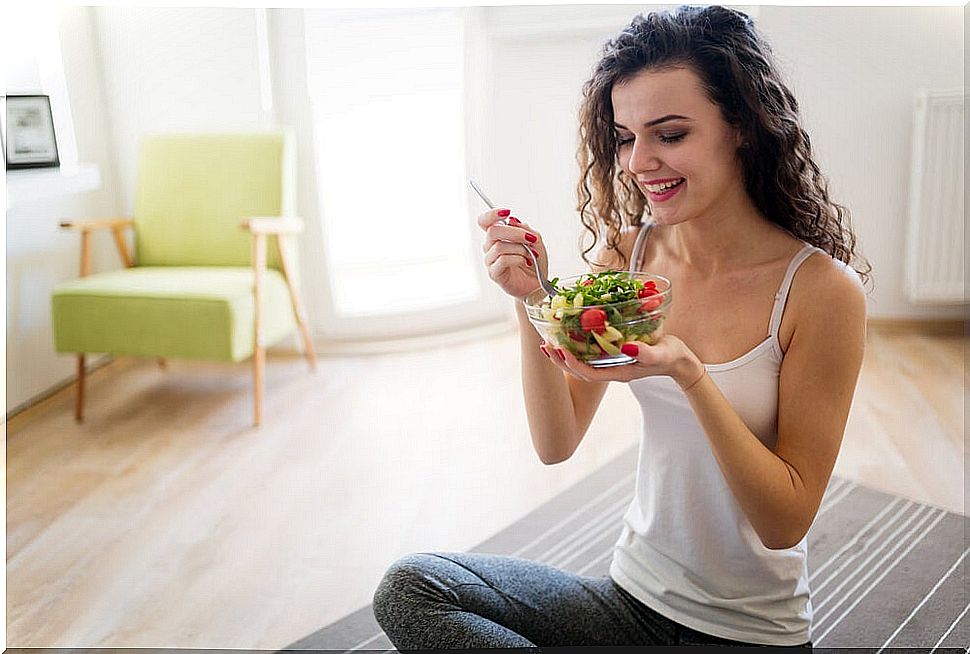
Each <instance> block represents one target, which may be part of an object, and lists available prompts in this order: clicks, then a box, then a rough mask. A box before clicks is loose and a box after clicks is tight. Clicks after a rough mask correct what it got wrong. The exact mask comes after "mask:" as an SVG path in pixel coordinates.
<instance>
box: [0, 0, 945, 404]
mask: <svg viewBox="0 0 970 654" xmlns="http://www.w3.org/2000/svg"><path fill="white" fill-rule="evenodd" d="M649 8H650V7H648V6H635V5H628V6H509V7H489V8H486V9H485V11H484V22H485V24H486V25H487V26H488V29H489V34H490V36H489V38H488V40H487V45H488V48H489V52H490V54H489V55H488V61H487V70H488V80H487V83H486V89H487V91H486V94H485V97H486V98H487V99H488V102H487V103H486V104H485V105H484V106H483V107H477V108H476V109H481V110H482V111H483V116H484V118H485V120H484V123H483V124H484V126H485V127H484V129H483V133H482V139H483V140H484V141H485V142H484V143H483V145H482V148H481V155H482V162H481V168H480V169H479V170H476V171H474V172H475V174H476V175H477V176H478V178H479V181H480V182H482V184H483V185H484V186H485V188H486V190H487V191H488V192H489V194H490V195H492V196H493V200H495V201H496V202H499V203H501V204H504V205H508V206H511V207H512V208H514V209H515V210H516V213H517V214H518V215H519V216H520V217H521V218H522V219H523V220H527V221H529V222H531V223H533V224H534V225H535V226H536V227H537V228H538V229H541V230H542V232H543V234H544V236H545V237H546V240H547V243H549V245H550V249H551V251H552V271H553V274H566V273H568V272H572V271H576V270H578V269H579V268H580V265H581V260H580V258H579V254H578V251H577V239H578V237H579V234H580V232H581V229H580V228H579V226H578V220H577V218H576V213H575V190H574V186H575V181H576V176H577V172H578V169H577V166H576V163H575V143H576V125H575V117H576V107H577V103H578V100H579V91H580V86H581V84H582V82H583V81H584V80H585V78H586V76H587V74H588V72H589V70H590V68H591V66H592V64H593V62H594V60H595V57H596V53H597V50H598V48H599V46H600V44H601V43H602V41H603V40H604V39H606V38H607V37H609V36H610V35H611V34H612V33H613V32H614V31H615V30H616V29H618V28H619V27H621V26H622V25H624V24H625V23H626V22H628V20H629V19H630V18H631V17H632V16H633V15H634V14H635V13H636V12H637V11H640V10H649ZM750 11H751V13H752V14H753V15H754V17H755V20H756V22H757V24H758V25H759V26H760V27H761V28H762V29H763V30H764V31H765V33H766V34H767V36H768V38H769V40H770V41H771V42H772V43H773V44H774V46H775V49H776V51H777V53H778V55H779V56H780V59H781V60H782V64H783V69H784V70H786V71H787V72H788V74H789V79H790V80H791V82H792V86H793V88H794V90H795V92H796V95H797V96H798V98H799V100H800V103H801V105H802V110H803V115H804V118H805V124H806V126H807V128H808V130H809V132H810V136H811V138H812V142H813V144H814V146H815V149H816V152H817V157H818V162H819V163H820V165H821V167H822V169H823V171H824V172H825V173H826V174H827V175H828V177H829V178H830V180H831V182H832V190H833V192H834V196H835V198H836V199H837V201H840V202H841V203H843V204H845V205H847V206H848V207H849V209H850V211H851V213H852V216H853V225H854V227H855V230H856V233H857V234H858V237H859V242H860V244H861V249H862V251H863V253H864V254H865V255H866V256H868V257H869V259H870V261H871V262H872V264H873V267H874V279H875V290H874V292H873V294H872V296H871V298H870V302H871V304H870V315H871V316H872V317H874V318H943V319H946V318H955V317H963V315H964V307H939V306H925V307H924V306H916V305H913V304H911V303H909V302H908V301H907V300H906V299H905V297H904V295H903V292H902V280H901V278H900V271H901V268H902V256H903V235H904V233H905V218H906V216H905V207H906V192H907V188H908V170H909V169H908V165H909V164H908V158H909V139H910V136H911V129H912V127H911V98H912V95H913V93H914V92H915V91H916V89H917V88H918V87H920V86H924V85H926V86H933V87H936V86H944V87H950V86H959V85H961V84H962V83H963V63H962V62H963V21H962V20H961V18H962V16H961V13H960V12H962V8H958V7H926V8H917V7H858V8H841V7H772V6H762V7H756V8H751V9H750ZM65 16H66V18H65V20H64V23H63V24H62V26H61V38H62V51H63V59H64V64H65V67H66V74H67V84H68V89H69V93H70V105H71V111H72V114H73V118H74V123H75V128H76V132H77V147H78V154H79V158H80V160H81V161H90V162H94V163H97V164H98V165H99V167H100V171H101V176H102V178H103V185H102V188H101V189H100V190H97V191H95V192H91V193H87V194H84V195H80V196H64V197H61V198H59V199H57V200H55V201H50V202H45V203H40V204H36V205H35V206H31V207H27V206H25V207H22V208H19V209H17V210H14V211H8V213H7V229H8V234H7V256H8V259H7V319H8V329H7V352H8V355H7V356H8V367H7V370H8V390H7V406H8V408H11V407H15V406H17V405H18V404H20V403H22V402H24V401H26V400H27V399H29V398H30V397H32V396H34V395H36V394H38V393H40V392H42V391H43V390H44V389H45V388H49V387H50V386H52V385H54V384H56V383H58V382H59V381H61V380H63V379H65V378H67V377H69V376H70V374H71V373H72V372H73V362H72V359H71V358H69V357H58V356H56V355H55V354H54V353H53V348H52V344H51V339H50V326H49V321H50V317H49V291H50V288H52V287H53V285H55V284H56V283H58V282H59V281H62V280H64V279H69V278H71V277H73V276H75V275H76V271H77V267H78V239H77V236H76V235H73V234H65V233H60V232H58V231H57V230H56V227H55V226H56V222H57V220H58V219H60V218H66V217H84V216H109V215H125V214H130V212H131V211H132V209H133V205H134V180H135V165H134V164H135V160H136V152H137V143H138V138H139V136H140V135H141V134H144V133H148V132H153V131H169V130H201V129H234V128H240V127H253V126H264V125H272V124H274V122H276V121H279V122H281V123H285V124H290V125H293V126H294V127H296V129H297V131H298V135H299V140H300V151H299V166H300V178H299V189H298V192H299V197H298V205H299V206H298V212H299V213H300V214H301V215H303V217H304V218H306V219H307V221H308V223H310V224H309V229H308V234H319V233H320V231H319V225H317V224H316V222H315V221H316V216H317V213H318V207H317V200H316V189H315V187H314V173H313V156H312V152H311V151H310V149H309V148H310V146H311V144H312V143H313V135H312V133H311V127H310V121H309V118H308V114H307V107H306V103H305V96H306V89H305V80H304V78H303V71H302V70H300V66H301V65H302V62H301V52H300V47H301V45H302V25H301V21H300V11H299V10H270V12H269V42H270V47H271V58H270V61H271V66H272V67H273V69H274V70H273V76H272V89H273V92H274V96H275V103H274V105H273V106H272V107H264V106H263V104H262V100H261V98H262V95H261V93H262V91H263V89H262V87H261V77H260V73H259V48H258V42H257V19H256V12H255V10H253V9H240V8H182V9H180V8H165V9H158V8H148V7H127V8H120V7H94V8H85V7H77V8H73V9H68V10H67V12H66V14H65ZM542 30H544V32H542ZM17 90H19V89H10V91H12V92H13V91H17ZM30 90H34V89H30ZM389 202H393V200H389ZM471 206H473V207H474V206H477V205H474V204H472V205H471ZM320 253H321V248H320V247H319V242H313V241H312V240H310V239H306V238H305V239H303V242H302V244H301V255H302V257H301V264H302V272H303V275H304V278H305V279H306V280H307V281H306V282H305V284H306V285H307V286H308V287H309V286H310V283H311V282H312V283H313V284H315V285H316V287H317V288H321V287H325V286H324V284H323V279H324V277H323V272H322V271H323V268H322V266H321V254H320ZM95 255H96V256H95V269H96V270H102V269H109V268H115V267H118V265H119V264H118V262H117V257H116V255H115V253H114V251H113V247H112V244H111V242H110V238H108V237H107V236H106V235H98V240H97V241H96V252H95ZM325 302H326V295H325V293H322V294H318V295H313V294H311V293H308V294H307V304H308V311H309V313H310V317H311V321H312V320H313V318H314V316H320V315H322V312H321V311H320V310H319V308H320V304H321V303H325Z"/></svg>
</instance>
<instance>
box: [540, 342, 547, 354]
mask: <svg viewBox="0 0 970 654" xmlns="http://www.w3.org/2000/svg"><path fill="white" fill-rule="evenodd" d="M539 349H540V350H542V353H543V354H545V355H546V356H547V357H548V356H549V350H547V349H546V344H545V343H539Z"/></svg>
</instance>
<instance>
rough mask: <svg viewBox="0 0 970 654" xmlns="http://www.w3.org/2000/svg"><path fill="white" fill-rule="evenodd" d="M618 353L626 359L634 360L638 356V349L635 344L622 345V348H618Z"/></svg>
mask: <svg viewBox="0 0 970 654" xmlns="http://www.w3.org/2000/svg"><path fill="white" fill-rule="evenodd" d="M620 352H622V353H623V354H625V355H627V356H628V357H633V358H636V357H637V355H638V354H640V348H639V347H637V345H636V343H624V344H623V347H621V348H620Z"/></svg>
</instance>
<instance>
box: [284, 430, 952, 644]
mask: <svg viewBox="0 0 970 654" xmlns="http://www.w3.org/2000/svg"><path fill="white" fill-rule="evenodd" d="M635 464H636V448H635V447H634V448H632V449H630V450H628V451H627V452H625V453H623V454H622V455H621V456H619V457H617V458H616V459H614V460H613V461H611V462H610V463H608V464H606V465H605V466H603V467H602V468H601V469H600V470H598V471H596V472H595V473H593V474H591V475H589V476H588V477H586V478H585V479H583V480H582V481H580V482H578V483H576V484H575V485H573V486H572V487H570V488H569V489H567V490H566V491H564V492H562V493H560V494H559V495H558V496H556V497H554V498H553V499H552V500H550V501H548V502H546V503H545V504H543V505H542V506H540V507H539V508H538V509H536V510H535V511H533V512H532V513H530V514H528V515H527V516H525V517H524V518H522V519H521V520H519V521H518V522H516V523H515V524H513V525H511V526H510V527H508V528H506V529H504V530H502V531H501V532H499V533H498V534H496V535H495V536H493V537H492V538H489V539H488V540H486V541H485V542H483V543H481V544H480V545H478V546H477V547H475V548H473V550H472V551H474V552H489V553H493V554H510V555H514V556H520V557H523V558H527V559H533V560H537V561H542V562H543V563H547V564H550V565H555V566H558V567H561V568H564V569H567V570H571V571H573V572H577V573H580V574H586V575H605V574H607V572H608V569H609V564H610V559H611V556H612V547H613V544H614V543H615V542H616V539H617V537H618V536H619V531H620V519H621V516H622V514H623V512H624V511H625V509H626V507H627V505H628V504H629V502H630V499H631V497H632V494H633V482H634V466H635ZM967 526H968V519H967V518H966V517H965V516H962V515H959V514H955V513H952V512H949V511H946V510H944V509H940V508H937V507H933V506H929V505H926V504H921V503H919V502H915V501H912V500H907V499H903V498H901V497H894V496H892V495H887V494H886V493H882V492H878V491H875V490H872V489H869V488H866V487H863V486H860V485H858V484H854V483H852V482H849V481H847V480H845V479H841V478H838V477H833V478H832V480H831V482H830V483H829V487H828V489H827V490H826V493H825V497H824V499H823V500H822V505H821V507H820V508H819V514H818V517H817V518H816V520H815V523H814V525H813V526H812V529H811V531H810V532H809V536H808V544H809V571H810V575H811V587H812V593H813V594H812V603H813V605H814V607H815V622H814V626H813V634H812V640H813V643H814V644H815V646H816V648H818V649H830V648H831V649H842V648H867V649H870V648H871V649H872V651H873V652H877V651H879V650H881V649H882V648H886V651H889V650H896V649H902V648H906V649H907V650H909V648H919V649H922V650H924V651H926V652H930V651H931V650H933V649H934V648H935V649H936V651H937V652H939V651H941V650H943V649H951V648H960V650H961V651H966V650H967V647H968V646H970V615H968V608H970V594H968V591H967V584H966V580H967V553H968V551H970V550H968V544H967V541H966V529H967ZM390 563H391V562H390V561H389V562H388V564H390ZM286 649H288V650H289V649H303V650H307V649H313V650H332V651H341V652H343V651H347V650H358V651H359V650H371V651H385V650H388V649H393V648H392V646H391V644H390V642H389V641H388V640H387V638H386V637H385V636H384V635H383V633H382V632H381V629H380V627H379V626H378V625H377V623H376V622H375V620H374V615H373V613H372V611H371V607H370V605H368V606H364V607H361V608H360V609H359V610H357V611H354V612H353V613H351V614H350V615H347V616H346V617H344V618H342V619H340V620H338V621H337V622H335V623H333V624H331V625H328V626H325V627H323V628H322V629H320V630H319V631H316V632H314V633H312V634H309V635H308V636H306V637H305V638H302V639H300V640H299V641H297V642H295V643H293V644H291V645H289V646H287V647H286Z"/></svg>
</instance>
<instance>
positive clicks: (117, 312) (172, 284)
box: [51, 266, 294, 361]
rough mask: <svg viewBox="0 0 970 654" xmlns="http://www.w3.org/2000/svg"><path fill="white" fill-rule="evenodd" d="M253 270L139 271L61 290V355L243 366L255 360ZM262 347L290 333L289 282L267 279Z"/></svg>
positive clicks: (55, 305)
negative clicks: (103, 354)
mask: <svg viewBox="0 0 970 654" xmlns="http://www.w3.org/2000/svg"><path fill="white" fill-rule="evenodd" d="M253 283H254V275H253V270H252V268H249V267H204V266H191V267H168V266H159V267H135V268H127V269H124V270H117V271H112V272H106V273H99V274H95V275H90V276H88V277H82V278H80V279H75V280H71V281H68V282H64V283H62V284H60V285H58V286H57V287H56V288H55V289H54V291H53V293H52V298H51V312H52V316H53V327H54V345H55V348H56V349H57V351H58V352H61V353H69V352H76V353H95V352H98V353H100V352H106V353H109V354H116V355H127V356H144V357H167V358H173V359H180V358H181V359H210V360H219V361H241V360H243V359H246V358H248V357H250V356H251V355H252V353H253V305H254V298H253ZM261 321H262V323H261V332H262V334H263V337H262V339H261V340H262V343H261V345H263V346H267V347H268V346H270V345H273V344H274V343H276V342H278V341H279V340H281V339H282V338H283V337H285V336H287V335H288V334H290V333H292V331H293V329H294V319H293V311H292V309H291V307H290V299H289V291H288V289H287V286H286V280H285V279H284V278H283V276H282V275H281V274H280V272H279V271H277V270H273V269H268V270H266V272H265V276H264V278H263V312H262V314H261Z"/></svg>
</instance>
